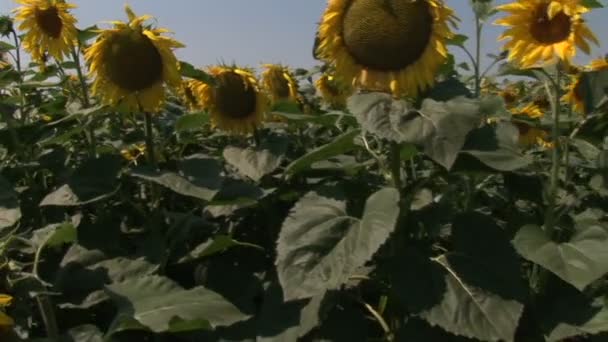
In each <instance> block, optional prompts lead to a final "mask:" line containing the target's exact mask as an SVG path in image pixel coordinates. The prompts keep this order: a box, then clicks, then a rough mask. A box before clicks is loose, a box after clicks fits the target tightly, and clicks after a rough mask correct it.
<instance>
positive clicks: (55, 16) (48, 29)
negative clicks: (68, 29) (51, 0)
mask: <svg viewBox="0 0 608 342" xmlns="http://www.w3.org/2000/svg"><path fill="white" fill-rule="evenodd" d="M34 16H35V17H36V23H38V26H39V27H40V29H41V30H42V31H43V32H44V33H45V34H46V35H48V36H50V37H53V38H59V36H60V35H61V29H62V28H63V22H62V21H61V17H60V16H59V10H57V7H55V6H51V7H49V8H47V9H40V8H36V11H35V12H34Z"/></svg>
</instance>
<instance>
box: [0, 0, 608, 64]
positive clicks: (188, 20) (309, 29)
mask: <svg viewBox="0 0 608 342" xmlns="http://www.w3.org/2000/svg"><path fill="white" fill-rule="evenodd" d="M600 1H602V2H603V3H604V5H606V4H608V1H606V0H600ZM70 2H72V3H75V4H76V5H78V8H77V9H75V10H74V13H75V14H76V16H77V18H78V19H79V27H87V26H90V25H93V24H95V23H99V22H100V21H108V20H116V19H119V20H124V19H125V14H124V11H123V6H124V4H125V3H129V4H130V5H131V6H132V7H133V9H134V10H135V12H136V13H137V14H152V15H154V16H155V17H156V18H157V20H158V24H159V26H162V27H167V28H169V29H171V30H172V31H174V32H175V38H177V39H178V40H180V41H181V42H183V43H184V44H186V48H184V49H179V50H178V51H177V54H178V57H180V58H181V59H184V60H186V61H188V62H190V63H192V64H194V65H196V66H206V65H210V64H215V63H217V62H221V61H225V62H228V63H231V62H236V63H237V64H239V65H247V66H259V64H260V63H278V62H280V63H285V64H288V65H290V66H292V67H305V68H306V67H311V66H313V65H315V64H317V62H316V61H315V60H314V59H313V58H312V55H311V50H312V44H313V39H314V33H315V29H316V23H317V22H318V21H319V19H320V17H321V14H322V13H323V9H324V7H325V4H326V0H175V1H167V0H128V1H125V0H95V1H93V0H72V1H70ZM468 2H469V1H468V0H447V3H448V5H449V6H450V7H452V8H453V9H455V11H456V13H457V14H458V16H459V17H460V19H461V24H460V28H459V32H460V33H463V34H467V35H471V33H472V30H473V17H472V13H471V10H470V8H469V7H468ZM505 2H507V1H506V0H499V1H497V3H505ZM14 7H16V5H15V3H14V2H13V1H12V0H0V13H7V12H9V11H10V10H11V9H12V8H14ZM607 14H608V8H607V9H601V10H595V11H593V13H591V14H590V15H588V16H587V19H588V21H589V22H590V25H591V27H592V29H593V30H594V32H595V33H596V34H597V35H598V36H599V38H600V40H601V41H602V42H603V45H602V46H600V47H598V48H595V49H594V50H593V52H592V57H599V56H602V55H603V54H605V53H608V46H607V45H608V22H607V21H606V20H605V19H604V20H602V19H603V18H605V17H606V15H607ZM486 27H487V29H486V31H485V35H484V45H485V49H484V50H485V51H486V52H496V51H497V50H498V48H499V45H498V43H496V37H497V36H498V35H499V34H500V32H501V30H502V28H500V27H496V26H494V25H487V26H486ZM454 52H456V55H457V57H458V58H462V56H463V55H462V54H461V53H460V52H457V51H454ZM586 60H588V58H580V59H579V61H580V62H585V61H586Z"/></svg>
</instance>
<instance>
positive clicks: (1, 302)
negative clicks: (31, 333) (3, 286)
mask: <svg viewBox="0 0 608 342" xmlns="http://www.w3.org/2000/svg"><path fill="white" fill-rule="evenodd" d="M12 301H13V297H11V296H9V295H5V294H0V333H2V332H4V331H6V330H8V329H10V328H11V327H12V326H13V325H14V324H15V321H14V320H13V319H12V318H11V317H10V316H9V315H7V314H6V313H4V310H3V309H4V308H5V307H7V306H9V305H11V302H12Z"/></svg>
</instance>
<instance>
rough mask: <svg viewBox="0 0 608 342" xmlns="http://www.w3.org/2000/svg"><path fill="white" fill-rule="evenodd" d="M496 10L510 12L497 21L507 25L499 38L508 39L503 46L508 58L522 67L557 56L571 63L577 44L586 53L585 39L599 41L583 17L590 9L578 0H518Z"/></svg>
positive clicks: (552, 60) (547, 60)
mask: <svg viewBox="0 0 608 342" xmlns="http://www.w3.org/2000/svg"><path fill="white" fill-rule="evenodd" d="M498 10H501V11H504V12H508V13H509V16H507V17H505V18H501V19H499V20H497V21H496V24H498V25H502V26H507V27H509V28H508V29H507V30H506V31H505V32H504V33H503V34H502V35H501V36H500V37H499V40H506V39H510V40H509V41H508V42H507V43H506V44H505V46H504V47H505V49H507V50H509V57H508V59H509V61H514V62H516V63H518V64H519V65H520V66H521V67H522V68H530V67H535V66H545V65H547V64H550V63H554V62H555V61H556V60H557V58H559V59H561V60H563V61H565V62H566V63H568V64H570V63H571V61H572V59H573V58H574V56H575V55H576V48H577V47H578V48H580V49H581V50H583V51H584V52H585V53H587V54H589V53H590V50H591V48H590V46H589V43H588V42H587V41H592V42H594V43H595V44H598V40H597V38H596V37H595V35H594V34H593V32H591V30H590V29H589V27H588V26H587V25H586V24H585V22H584V21H583V19H582V15H583V14H584V13H586V12H588V11H589V9H588V8H587V7H585V6H583V5H582V4H581V1H580V0H517V1H515V2H512V3H509V4H506V5H502V6H498ZM556 57H557V58H556Z"/></svg>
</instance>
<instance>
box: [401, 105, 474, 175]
mask: <svg viewBox="0 0 608 342" xmlns="http://www.w3.org/2000/svg"><path fill="white" fill-rule="evenodd" d="M419 113H420V115H421V116H423V117H425V118H429V119H430V120H431V121H432V123H433V126H434V127H435V131H434V133H433V134H432V135H431V136H429V137H428V138H427V139H426V140H425V141H424V152H425V153H426V154H427V155H428V156H429V157H430V158H431V159H433V160H434V161H435V162H437V163H439V164H441V165H442V166H443V167H445V168H446V169H448V170H449V169H450V168H452V165H454V162H455V161H456V158H457V157H458V153H459V152H460V150H461V149H462V147H463V146H464V143H465V141H466V137H467V134H469V132H470V131H471V130H472V129H473V128H475V127H477V126H478V125H479V122H480V120H481V112H480V103H479V102H478V101H475V100H471V99H467V98H464V97H457V98H454V99H451V100H449V101H447V102H437V101H434V100H430V99H427V100H425V101H424V102H423V103H422V108H421V109H420V110H419ZM401 127H403V126H401Z"/></svg>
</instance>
